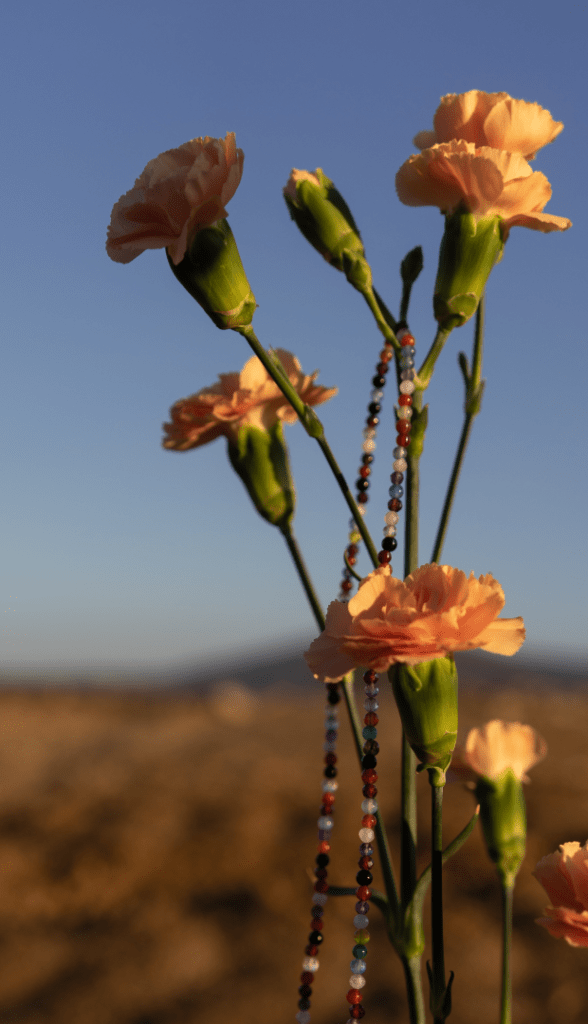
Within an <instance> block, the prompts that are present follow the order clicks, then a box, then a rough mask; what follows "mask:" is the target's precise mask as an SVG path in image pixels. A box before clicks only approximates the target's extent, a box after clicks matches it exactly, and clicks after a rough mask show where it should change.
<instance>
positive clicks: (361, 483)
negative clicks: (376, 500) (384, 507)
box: [355, 476, 370, 492]
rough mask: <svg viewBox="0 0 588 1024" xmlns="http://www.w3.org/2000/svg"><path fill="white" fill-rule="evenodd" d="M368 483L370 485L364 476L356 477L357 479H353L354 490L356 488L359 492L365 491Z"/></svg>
mask: <svg viewBox="0 0 588 1024" xmlns="http://www.w3.org/2000/svg"><path fill="white" fill-rule="evenodd" d="M369 485H370V482H369V480H364V478H363V477H362V476H360V477H358V479H357V480H356V481H355V487H356V490H358V491H360V492H361V491H367V489H368V487H369Z"/></svg>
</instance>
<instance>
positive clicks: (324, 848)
mask: <svg viewBox="0 0 588 1024" xmlns="http://www.w3.org/2000/svg"><path fill="white" fill-rule="evenodd" d="M330 849H331V844H330V843H329V842H328V841H327V840H326V839H323V840H322V842H320V843H319V844H318V846H317V851H318V852H319V853H329V852H330Z"/></svg>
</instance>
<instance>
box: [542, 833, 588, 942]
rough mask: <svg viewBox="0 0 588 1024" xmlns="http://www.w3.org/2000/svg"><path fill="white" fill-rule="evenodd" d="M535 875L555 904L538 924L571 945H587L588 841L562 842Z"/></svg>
mask: <svg viewBox="0 0 588 1024" xmlns="http://www.w3.org/2000/svg"><path fill="white" fill-rule="evenodd" d="M533 874H534V875H535V878H536V879H537V880H538V881H539V882H541V885H542V886H543V888H544V889H545V891H546V893H547V895H548V896H549V899H550V900H551V903H552V906H550V907H546V908H545V910H544V915H545V916H544V917H540V918H538V919H537V924H541V925H543V927H544V928H547V931H548V932H551V934H552V935H554V936H555V938H556V939H565V940H566V942H568V943H569V944H570V946H588V843H585V844H584V846H580V844H579V843H562V845H561V846H560V848H559V851H558V852H556V853H550V854H548V856H547V857H543V859H542V860H540V861H539V863H538V864H537V867H536V868H535V870H534V872H533Z"/></svg>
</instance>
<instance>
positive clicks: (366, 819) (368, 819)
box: [361, 814, 378, 828]
mask: <svg viewBox="0 0 588 1024" xmlns="http://www.w3.org/2000/svg"><path fill="white" fill-rule="evenodd" d="M377 820H378V819H377V818H376V816H375V814H364V816H363V818H362V819H361V824H362V826H363V828H374V826H375V824H376V821H377Z"/></svg>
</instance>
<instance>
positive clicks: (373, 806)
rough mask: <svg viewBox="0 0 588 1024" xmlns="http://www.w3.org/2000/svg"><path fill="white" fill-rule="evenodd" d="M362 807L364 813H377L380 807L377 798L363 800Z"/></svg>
mask: <svg viewBox="0 0 588 1024" xmlns="http://www.w3.org/2000/svg"><path fill="white" fill-rule="evenodd" d="M361 809H362V811H363V813H364V814H375V813H376V811H377V809H378V801H377V800H362V801H361Z"/></svg>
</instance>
